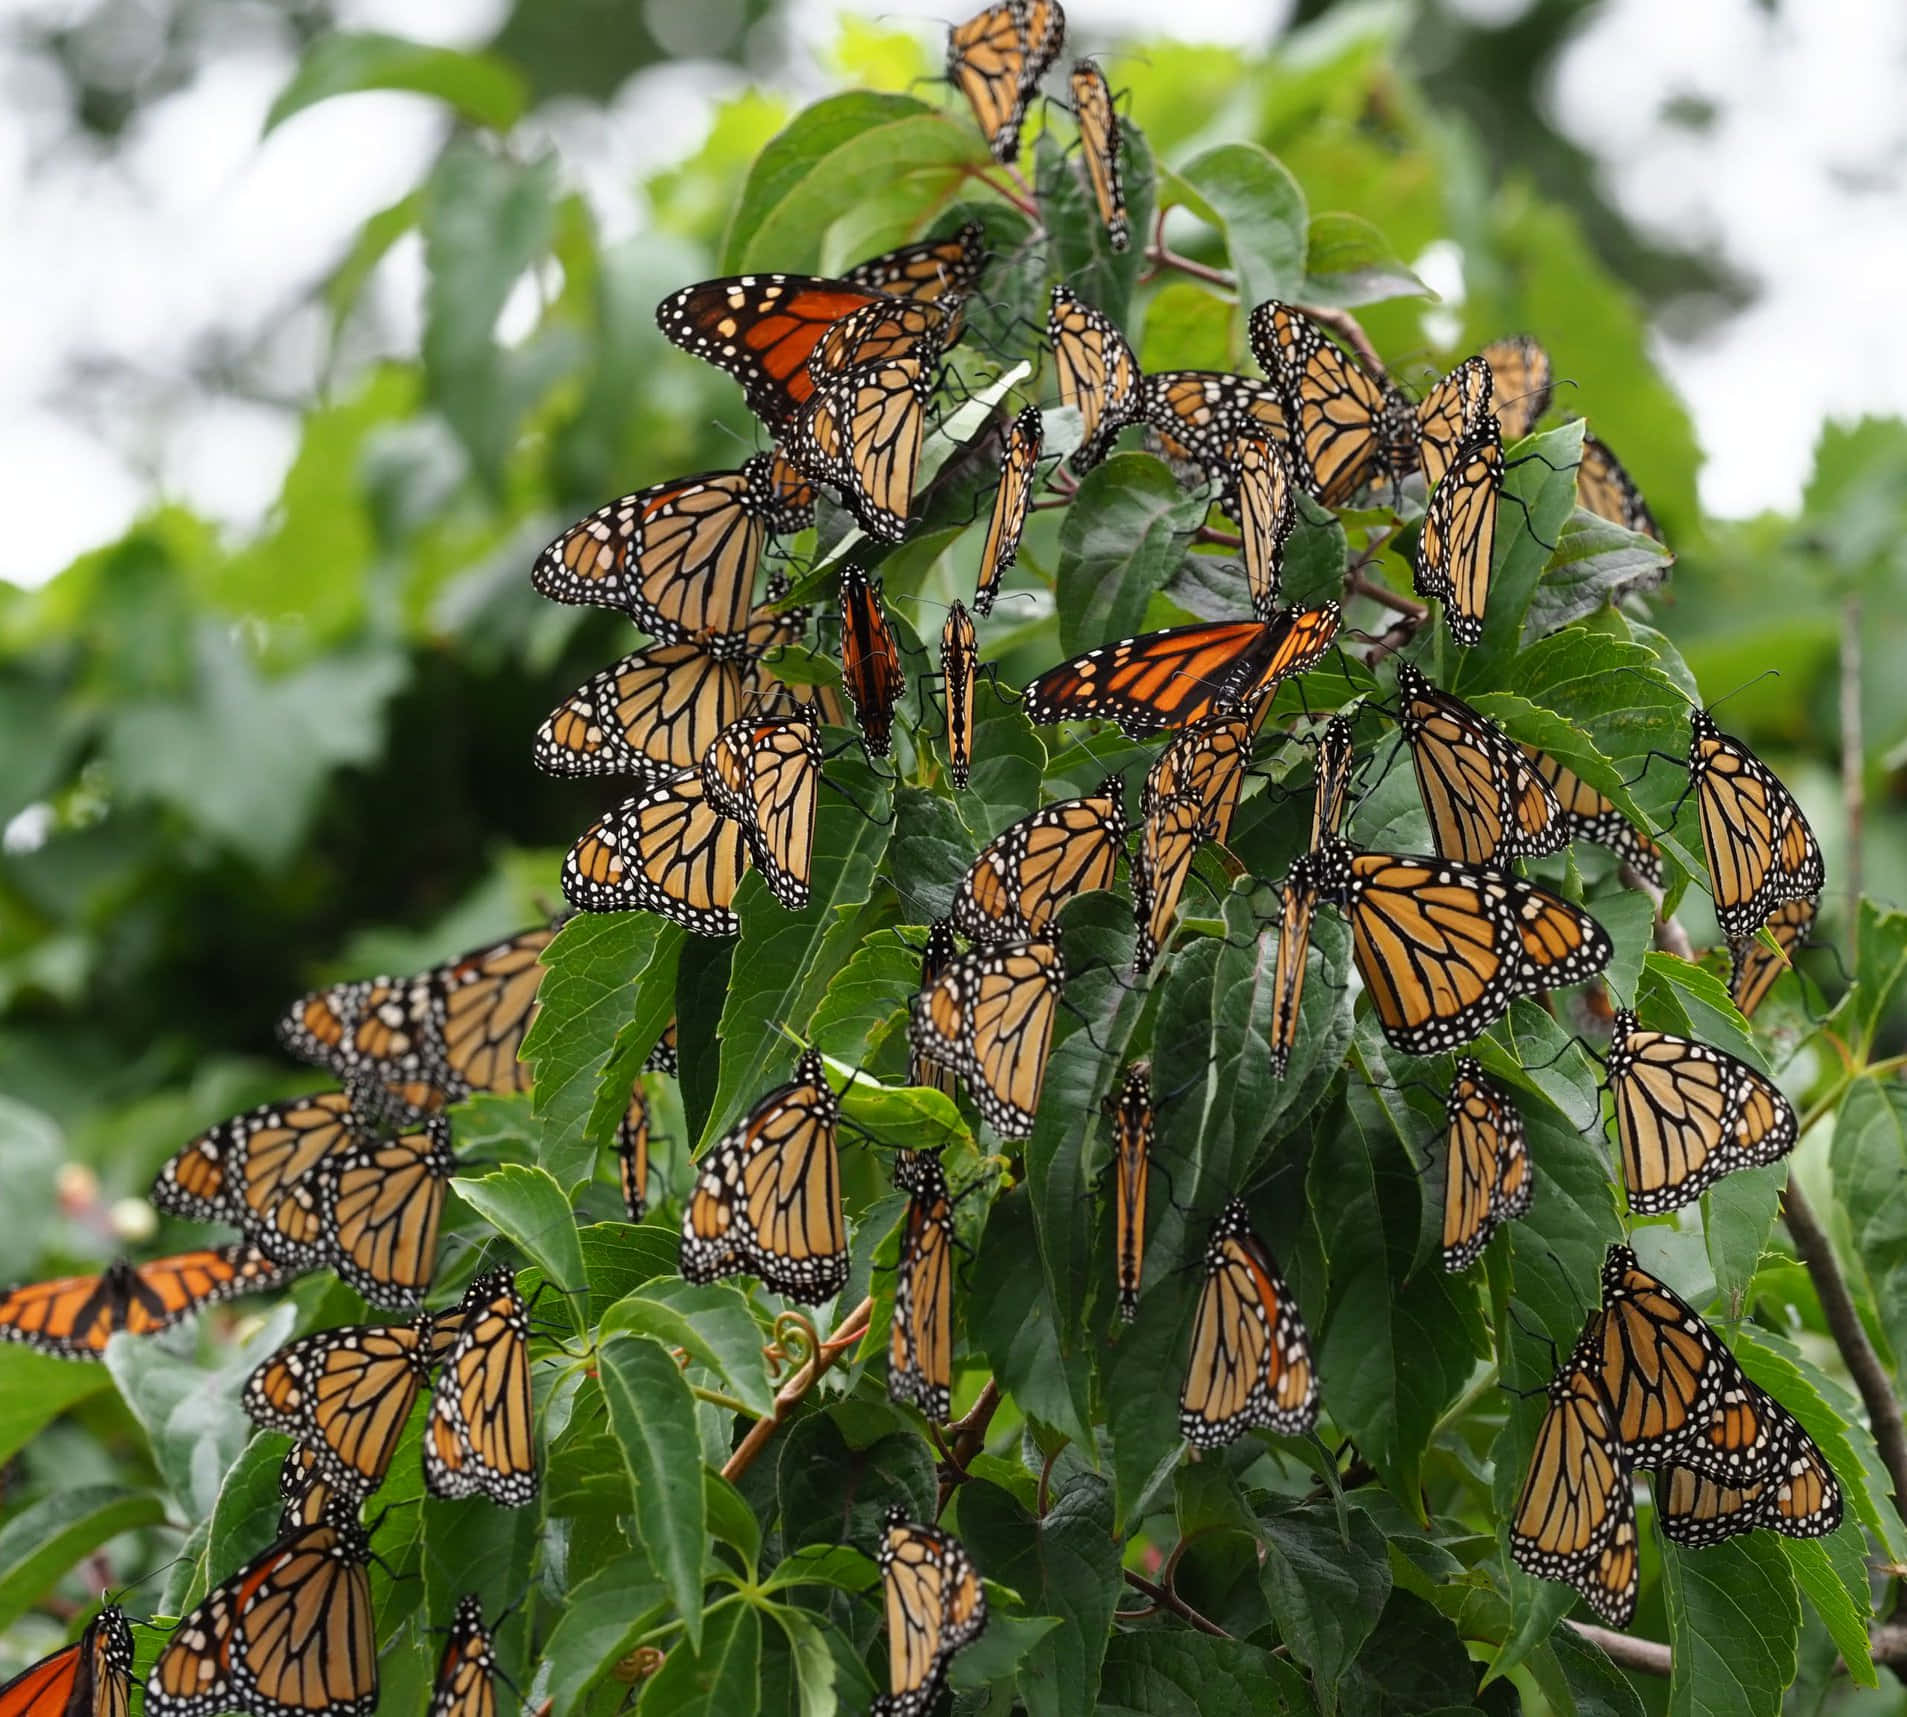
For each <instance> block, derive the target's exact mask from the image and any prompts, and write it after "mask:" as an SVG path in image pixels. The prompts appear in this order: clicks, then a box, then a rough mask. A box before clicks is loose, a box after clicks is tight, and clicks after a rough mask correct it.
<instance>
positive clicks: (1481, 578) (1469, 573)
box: [1411, 418, 1503, 649]
mask: <svg viewBox="0 0 1907 1717" xmlns="http://www.w3.org/2000/svg"><path fill="white" fill-rule="evenodd" d="M1502 492H1503V443H1502V442H1501V440H1499V439H1498V436H1497V430H1496V420H1495V419H1494V418H1492V419H1491V420H1490V421H1489V423H1488V425H1487V428H1486V432H1485V433H1483V434H1480V435H1474V436H1472V437H1470V438H1469V439H1468V440H1466V441H1465V442H1463V444H1462V445H1461V446H1459V447H1458V449H1457V451H1456V455H1455V457H1454V458H1453V459H1452V460H1451V463H1450V469H1449V470H1448V471H1447V472H1445V473H1444V479H1443V481H1442V482H1441V483H1439V484H1438V485H1437V487H1436V489H1435V490H1434V491H1433V492H1432V494H1431V497H1430V504H1429V506H1427V507H1426V508H1425V509H1424V524H1423V529H1422V530H1421V531H1420V532H1419V533H1418V537H1417V563H1416V566H1415V568H1414V571H1413V577H1412V580H1411V582H1412V586H1413V588H1414V589H1415V590H1416V592H1417V594H1418V595H1419V596H1422V597H1425V598H1426V599H1431V600H1435V601H1438V602H1441V603H1442V604H1443V605H1444V619H1445V620H1446V621H1447V622H1448V624H1449V626H1450V636H1451V637H1452V638H1453V639H1455V640H1456V642H1457V643H1459V644H1461V645H1462V646H1463V647H1464V648H1465V649H1469V648H1471V647H1473V646H1474V645H1477V644H1479V643H1481V642H1482V641H1483V611H1484V606H1485V604H1486V603H1487V602H1488V601H1489V598H1490V557H1491V556H1492V555H1493V554H1494V553H1495V550H1496V509H1497V497H1498V496H1499V495H1501V494H1502Z"/></svg>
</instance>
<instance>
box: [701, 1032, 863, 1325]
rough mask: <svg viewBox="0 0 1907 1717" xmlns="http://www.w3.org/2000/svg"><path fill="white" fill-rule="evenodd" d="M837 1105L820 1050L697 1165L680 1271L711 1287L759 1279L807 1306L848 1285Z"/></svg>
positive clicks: (804, 1060)
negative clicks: (736, 1278) (728, 1279)
mask: <svg viewBox="0 0 1907 1717" xmlns="http://www.w3.org/2000/svg"><path fill="white" fill-rule="evenodd" d="M840 1120H841V1104H840V1099H839V1098H837V1097H836V1096H835V1094H834V1091H833V1089H832V1087H830V1086H829V1084H828V1080H827V1074H826V1072H825V1071H824V1069H823V1067H822V1063H821V1055H820V1052H819V1051H817V1050H813V1049H809V1050H805V1051H803V1053H802V1056H801V1059H800V1061H799V1062H797V1063H796V1065H795V1076H794V1078H793V1079H791V1080H790V1081H789V1082H788V1083H787V1084H785V1085H778V1086H776V1087H775V1088H774V1090H772V1091H770V1092H769V1093H768V1094H767V1095H766V1096H764V1097H763V1098H762V1099H761V1100H760V1101H759V1102H757V1103H756V1104H755V1106H754V1107H753V1108H752V1109H750V1110H749V1112H748V1113H747V1114H746V1115H745V1116H743V1118H742V1119H741V1121H740V1122H739V1123H738V1124H737V1125H736V1126H735V1127H733V1128H732V1129H731V1130H730V1131H729V1132H727V1133H725V1134H723V1136H722V1137H721V1138H720V1139H718V1140H717V1141H716V1142H715V1144H714V1145H713V1146H711V1147H710V1149H709V1151H708V1152H707V1154H706V1155H705V1156H703V1158H702V1159H701V1161H700V1162H699V1163H697V1165H696V1177H695V1188H694V1190H693V1191H692V1192H691V1193H690V1195H689V1200H688V1204H687V1205H686V1207H685V1208H684V1210H683V1213H682V1274H683V1275H684V1276H685V1277H686V1278H687V1279H688V1280H689V1281H691V1282H713V1281H716V1280H719V1279H720V1278H721V1277H723V1276H732V1275H737V1274H742V1275H750V1276H755V1277H757V1278H758V1279H759V1280H760V1281H761V1284H762V1286H763V1287H765V1288H767V1289H768V1290H769V1291H770V1292H772V1293H777V1294H783V1295H786V1296H787V1297H788V1298H790V1299H793V1300H796V1301H799V1302H800V1303H802V1304H804V1305H819V1304H821V1302H822V1301H824V1300H828V1299H831V1298H833V1296H834V1295H836V1294H838V1293H839V1292H840V1291H841V1289H842V1288H843V1286H845V1285H846V1282H847V1279H848V1237H847V1223H846V1221H845V1219H844V1218H843V1216H842V1214H841V1164H840V1156H839V1152H838V1149H837V1146H836V1142H835V1134H836V1129H837V1128H838V1127H839V1125H840Z"/></svg>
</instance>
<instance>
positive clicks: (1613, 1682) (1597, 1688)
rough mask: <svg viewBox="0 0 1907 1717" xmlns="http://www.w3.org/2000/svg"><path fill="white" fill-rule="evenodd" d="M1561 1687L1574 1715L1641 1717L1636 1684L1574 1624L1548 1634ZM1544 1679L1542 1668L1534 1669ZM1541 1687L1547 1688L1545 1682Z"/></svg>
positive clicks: (1641, 1711) (1546, 1689)
mask: <svg viewBox="0 0 1907 1717" xmlns="http://www.w3.org/2000/svg"><path fill="white" fill-rule="evenodd" d="M1548 1649H1549V1650H1550V1652H1551V1653H1553V1654H1554V1659H1555V1663H1556V1666H1557V1672H1558V1676H1559V1678H1560V1680H1561V1682H1562V1689H1561V1691H1562V1692H1563V1693H1564V1694H1565V1695H1566V1696H1567V1698H1568V1701H1569V1705H1568V1706H1567V1707H1565V1709H1571V1710H1573V1712H1574V1717H1643V1705H1642V1701H1641V1699H1640V1698H1639V1697H1638V1696H1637V1694H1636V1690H1635V1685H1634V1683H1633V1682H1631V1681H1630V1680H1629V1678H1628V1677H1627V1676H1626V1675H1624V1674H1623V1673H1622V1671H1621V1670H1619V1669H1618V1668H1616V1666H1615V1665H1614V1664H1613V1663H1611V1662H1610V1661H1609V1659H1608V1658H1607V1657H1605V1656H1604V1655H1603V1653H1602V1650H1601V1648H1600V1647H1597V1646H1593V1645H1591V1644H1590V1643H1589V1641H1588V1640H1586V1639H1584V1638H1583V1636H1582V1635H1581V1634H1579V1633H1577V1632H1576V1630H1575V1629H1574V1628H1558V1629H1557V1630H1556V1631H1555V1633H1553V1634H1552V1635H1551V1636H1550V1643H1549V1648H1548ZM1537 1674H1538V1678H1539V1679H1543V1676H1542V1672H1541V1671H1540V1670H1538V1671H1537ZM1544 1691H1545V1692H1548V1691H1549V1686H1548V1684H1547V1682H1546V1683H1545V1687H1544Z"/></svg>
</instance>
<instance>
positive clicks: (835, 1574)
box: [762, 1544, 881, 1592]
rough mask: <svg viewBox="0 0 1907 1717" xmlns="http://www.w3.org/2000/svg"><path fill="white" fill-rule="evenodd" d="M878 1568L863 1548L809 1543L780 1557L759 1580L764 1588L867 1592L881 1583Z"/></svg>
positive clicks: (772, 1589)
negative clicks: (775, 1564) (801, 1587)
mask: <svg viewBox="0 0 1907 1717" xmlns="http://www.w3.org/2000/svg"><path fill="white" fill-rule="evenodd" d="M880 1578H881V1574H880V1569H879V1568H878V1567H877V1566H876V1565H875V1562H874V1558H873V1557H871V1556H869V1555H868V1554H867V1552H866V1551H864V1550H856V1549H855V1548H854V1547H853V1546H852V1545H846V1544H810V1545H808V1546H807V1547H806V1548H805V1549H802V1550H796V1551H793V1552H791V1553H790V1554H789V1555H787V1556H784V1557H783V1558H782V1559H781V1562H780V1563H779V1565H778V1566H777V1567H776V1568H775V1571H774V1572H773V1573H772V1574H770V1575H769V1576H768V1578H767V1579H766V1580H764V1581H763V1582H762V1590H763V1591H764V1592H777V1591H780V1590H781V1589H782V1588H784V1587H787V1586H832V1587H834V1588H835V1589H836V1590H837V1591H841V1592H866V1591H869V1590H871V1589H872V1588H873V1587H874V1586H876V1585H878V1584H879V1583H880Z"/></svg>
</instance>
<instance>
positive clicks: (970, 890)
mask: <svg viewBox="0 0 1907 1717" xmlns="http://www.w3.org/2000/svg"><path fill="white" fill-rule="evenodd" d="M1121 793H1122V788H1121V783H1120V780H1119V778H1118V777H1117V776H1116V775H1115V776H1112V777H1110V778H1109V779H1107V780H1106V781H1104V782H1102V783H1101V784H1100V786H1099V788H1098V790H1097V791H1096V792H1094V793H1091V794H1088V795H1087V796H1086V797H1084V798H1080V799H1061V800H1059V801H1058V802H1056V803H1054V804H1051V805H1046V806H1043V807H1042V808H1041V809H1039V810H1037V811H1033V812H1029V813H1028V814H1027V815H1026V816H1024V817H1022V818H1021V819H1020V820H1019V821H1018V822H1017V823H1014V824H1012V825H1011V826H1010V827H1008V828H1006V829H1003V830H1002V831H1001V832H1000V833H999V834H998V835H996V836H994V838H993V839H992V840H991V841H989V842H988V843H987V844H986V845H985V846H984V847H982V848H981V849H980V852H979V853H978V855H977V856H976V857H975V858H974V861H973V863H972V864H971V865H970V866H969V867H968V869H967V874H966V875H965V876H964V877H962V878H961V880H960V883H959V886H958V887H957V888H955V890H954V896H953V905H952V907H951V909H950V913H949V915H950V916H951V918H952V919H953V927H954V928H955V929H956V930H958V931H959V932H960V933H961V935H963V936H966V937H968V938H970V939H971V940H974V941H978V942H1016V941H1024V940H1025V939H1026V938H1028V937H1032V936H1039V935H1042V934H1044V932H1045V930H1046V927H1047V926H1048V925H1049V924H1050V923H1051V922H1052V920H1053V918H1054V916H1055V915H1056V914H1057V913H1058V911H1059V909H1060V908H1061V907H1062V906H1064V905H1065V904H1066V902H1067V901H1069V900H1071V899H1073V898H1074V897H1075V896H1077V895H1081V894H1090V893H1092V892H1093V891H1094V890H1095V889H1103V888H1109V887H1111V885H1112V880H1113V874H1114V871H1115V869H1116V867H1117V865H1118V861H1119V859H1120V857H1121V855H1122V854H1123V853H1124V852H1125V845H1126V816H1125V809H1124V806H1123V803H1122V799H1121Z"/></svg>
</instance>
